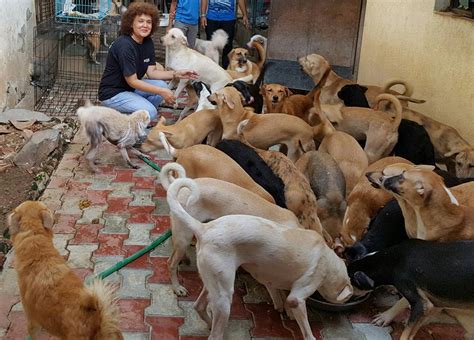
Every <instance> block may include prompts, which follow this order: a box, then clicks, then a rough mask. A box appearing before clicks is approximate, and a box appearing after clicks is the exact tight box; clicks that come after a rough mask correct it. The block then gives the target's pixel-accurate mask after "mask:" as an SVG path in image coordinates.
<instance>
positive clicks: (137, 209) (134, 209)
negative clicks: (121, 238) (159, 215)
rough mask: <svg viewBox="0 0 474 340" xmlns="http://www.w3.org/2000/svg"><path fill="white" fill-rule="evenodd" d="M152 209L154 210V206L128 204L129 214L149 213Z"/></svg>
mask: <svg viewBox="0 0 474 340" xmlns="http://www.w3.org/2000/svg"><path fill="white" fill-rule="evenodd" d="M153 210H155V206H154V205H153V206H151V205H150V206H128V212H129V213H130V216H134V215H140V214H146V215H150V214H151V213H152V212H153Z"/></svg>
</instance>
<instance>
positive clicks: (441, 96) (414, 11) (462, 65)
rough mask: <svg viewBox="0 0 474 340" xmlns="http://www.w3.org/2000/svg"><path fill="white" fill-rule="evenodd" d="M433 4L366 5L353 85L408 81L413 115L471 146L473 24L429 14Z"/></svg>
mask: <svg viewBox="0 0 474 340" xmlns="http://www.w3.org/2000/svg"><path fill="white" fill-rule="evenodd" d="M434 6H435V0H367V7H366V13H365V20H364V30H363V37H362V47H361V53H360V62H359V73H358V79H357V81H358V82H359V83H361V84H374V85H376V84H379V85H380V84H383V83H384V82H385V81H386V80H387V79H390V78H397V79H404V80H408V81H410V82H411V83H412V84H413V85H414V87H415V92H414V97H416V98H423V99H426V103H425V104H421V105H416V104H413V105H411V104H410V107H412V108H413V109H414V110H417V111H419V112H421V113H424V114H426V115H428V116H430V117H432V118H434V119H436V120H438V121H440V122H443V123H445V124H449V125H451V126H453V127H454V128H456V129H457V130H458V131H459V132H460V134H461V135H462V136H463V137H464V138H465V139H466V140H467V141H469V142H470V143H471V144H473V145H474V19H462V18H459V17H453V16H450V15H449V14H440V13H436V12H434V11H433V9H434Z"/></svg>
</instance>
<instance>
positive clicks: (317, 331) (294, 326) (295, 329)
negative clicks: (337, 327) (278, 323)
mask: <svg viewBox="0 0 474 340" xmlns="http://www.w3.org/2000/svg"><path fill="white" fill-rule="evenodd" d="M309 325H310V326H311V330H312V331H313V335H314V336H315V337H316V339H318V340H322V339H323V337H322V335H321V329H322V325H318V324H317V323H316V322H315V321H310V322H309ZM283 327H285V328H286V329H288V330H289V331H290V332H291V333H292V334H293V339H294V340H304V339H303V334H302V333H301V330H300V327H299V326H298V323H297V322H296V321H294V320H289V319H284V320H283Z"/></svg>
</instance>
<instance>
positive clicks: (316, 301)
mask: <svg viewBox="0 0 474 340" xmlns="http://www.w3.org/2000/svg"><path fill="white" fill-rule="evenodd" d="M370 295H371V293H367V294H366V295H362V296H352V297H351V298H350V299H349V300H348V301H346V302H345V303H332V302H328V301H326V300H324V298H323V297H322V296H321V295H320V294H319V293H318V292H315V293H314V294H313V295H311V296H310V297H309V298H307V299H306V304H307V305H308V306H310V307H312V308H316V309H320V310H324V311H327V312H345V311H348V310H351V309H353V308H354V307H355V306H357V305H359V304H361V303H362V302H364V301H367V299H368V298H369V297H370Z"/></svg>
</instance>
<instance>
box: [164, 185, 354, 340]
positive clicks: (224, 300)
mask: <svg viewBox="0 0 474 340" xmlns="http://www.w3.org/2000/svg"><path fill="white" fill-rule="evenodd" d="M181 190H185V191H187V192H189V196H188V199H187V205H190V204H193V203H195V202H197V201H198V200H199V199H201V197H200V189H199V186H198V185H197V184H196V181H194V180H192V179H189V178H182V179H176V180H175V181H174V182H173V183H171V185H170V186H169V187H168V192H167V200H168V205H169V207H170V211H171V212H172V213H173V216H174V218H175V220H177V221H179V223H181V224H182V225H183V226H186V227H187V228H189V229H190V231H192V232H193V233H194V235H195V236H196V239H197V266H198V270H199V275H200V276H201V279H202V281H203V284H204V288H203V290H202V291H201V294H200V295H199V298H198V299H197V300H196V302H195V304H194V307H195V308H196V311H197V312H198V314H199V315H200V316H201V318H202V319H203V320H204V321H206V322H207V324H208V325H209V326H211V325H212V328H211V334H210V336H209V339H222V338H223V336H224V330H225V327H226V324H227V321H228V319H229V314H230V308H231V303H232V295H233V293H234V281H235V272H236V270H237V268H239V267H240V266H242V268H243V269H244V270H246V271H247V272H249V273H250V274H251V275H252V276H253V277H254V278H255V279H256V280H257V281H259V282H260V283H262V284H263V285H265V286H266V288H267V290H268V291H269V293H270V295H271V297H272V299H273V303H274V305H275V308H276V309H278V310H282V309H283V306H284V304H285V302H284V301H283V300H282V298H281V295H280V294H277V291H278V290H281V289H283V290H289V291H290V294H289V295H288V297H287V298H286V304H287V306H288V307H290V308H291V309H292V312H293V315H294V317H295V319H296V321H297V322H298V326H299V327H300V330H301V332H302V333H303V338H304V339H306V340H315V339H316V338H315V337H314V336H313V334H312V331H311V327H310V325H309V322H308V316H307V313H306V298H308V297H309V296H311V295H312V294H313V293H314V292H315V291H316V290H318V291H319V292H320V293H321V295H322V296H323V297H324V298H325V299H327V300H328V301H330V302H334V303H343V302H345V301H347V300H348V299H349V298H350V297H351V295H352V292H353V289H352V286H351V283H350V279H349V276H348V274H347V269H346V266H345V264H344V261H343V260H342V259H341V258H339V257H338V256H337V255H336V254H335V253H334V252H333V251H332V250H331V249H330V248H329V247H328V246H327V245H326V243H325V242H324V239H323V238H322V237H321V235H319V234H318V233H316V232H314V231H312V230H304V229H299V228H289V227H287V226H285V225H283V224H278V223H276V222H273V221H270V220H267V219H264V218H261V217H256V216H250V215H227V216H223V217H220V218H217V219H215V220H213V221H211V222H209V223H201V222H199V221H198V220H197V219H195V218H194V217H192V216H191V215H190V214H189V213H188V212H187V211H186V210H185V209H184V208H183V206H182V204H181V202H180V199H179V196H180V192H181ZM208 305H209V307H210V311H211V314H212V320H211V318H210V317H209V314H208V313H207V307H208Z"/></svg>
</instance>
